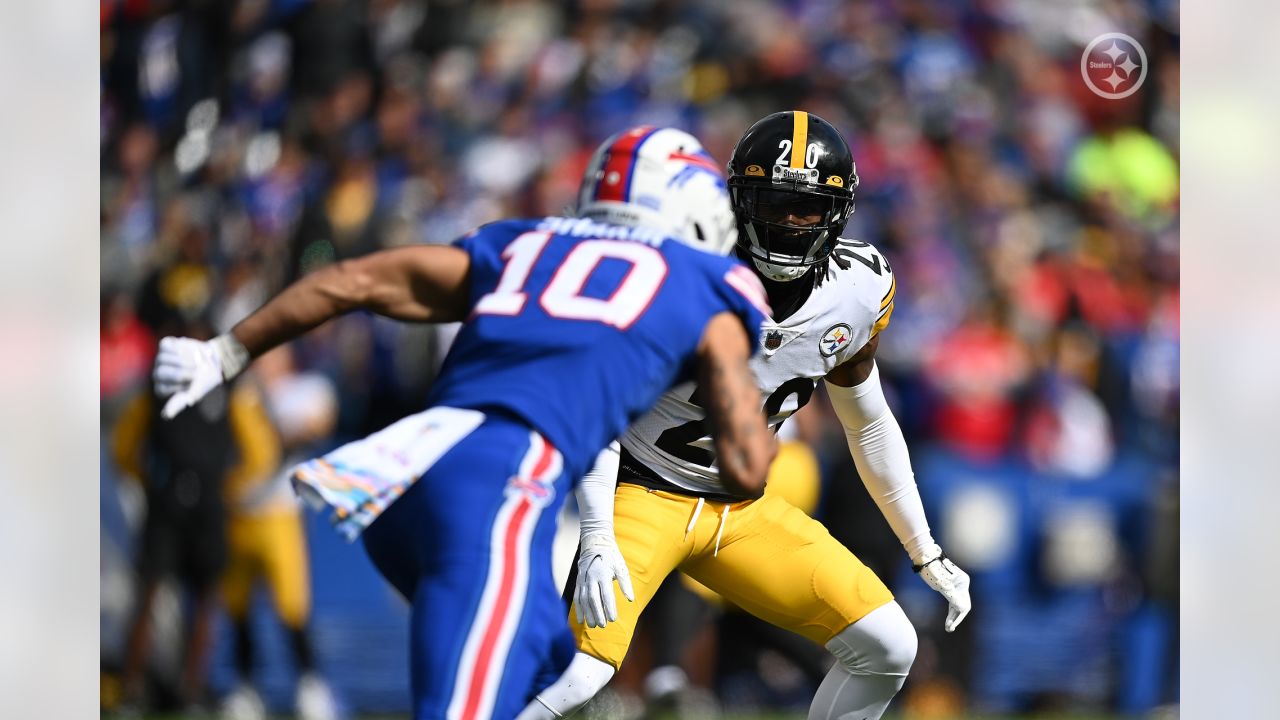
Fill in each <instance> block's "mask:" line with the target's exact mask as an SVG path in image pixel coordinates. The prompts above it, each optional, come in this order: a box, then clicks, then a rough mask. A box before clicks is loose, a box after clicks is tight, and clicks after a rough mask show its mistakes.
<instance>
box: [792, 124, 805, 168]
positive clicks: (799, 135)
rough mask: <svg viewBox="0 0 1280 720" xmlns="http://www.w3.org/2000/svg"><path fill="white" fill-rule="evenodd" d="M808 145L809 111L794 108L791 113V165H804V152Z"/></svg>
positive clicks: (794, 166)
mask: <svg viewBox="0 0 1280 720" xmlns="http://www.w3.org/2000/svg"><path fill="white" fill-rule="evenodd" d="M808 145H809V113H807V112H805V111H803V110H796V111H795V112H793V113H791V167H793V168H797V169H800V168H803V167H804V152H805V150H806V149H807V148H808Z"/></svg>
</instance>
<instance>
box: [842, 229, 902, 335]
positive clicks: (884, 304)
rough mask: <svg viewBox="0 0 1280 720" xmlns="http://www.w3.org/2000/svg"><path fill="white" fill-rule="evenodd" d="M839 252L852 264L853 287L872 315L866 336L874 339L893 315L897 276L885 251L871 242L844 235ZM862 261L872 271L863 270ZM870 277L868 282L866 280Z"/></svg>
mask: <svg viewBox="0 0 1280 720" xmlns="http://www.w3.org/2000/svg"><path fill="white" fill-rule="evenodd" d="M836 252H837V253H838V254H839V255H840V256H841V257H842V258H844V260H845V261H846V262H848V263H850V264H851V266H852V268H853V269H852V270H851V271H850V272H853V273H855V274H856V275H857V277H858V282H857V283H856V284H855V285H854V286H853V287H854V289H853V292H854V293H855V294H856V297H857V300H856V302H857V304H858V306H859V307H862V308H866V310H867V312H868V313H869V315H870V318H871V322H870V325H871V327H870V329H869V334H868V335H867V338H868V339H870V338H873V337H875V336H876V335H878V334H879V333H880V331H881V330H884V329H885V328H886V327H888V326H889V319H890V318H891V317H893V301H894V296H895V295H896V293H897V291H898V278H897V276H896V275H895V274H894V272H893V269H892V268H890V267H889V261H888V260H887V259H886V258H885V256H884V253H882V252H880V251H879V250H878V249H877V248H876V247H875V246H873V245H871V244H870V243H865V242H858V241H854V240H846V239H844V238H841V240H840V244H839V246H838V247H837V248H836ZM859 264H861V265H862V266H864V267H866V269H867V270H868V271H870V274H869V275H868V274H867V272H865V271H863V270H862V269H861V268H860V267H859ZM867 278H869V282H867V281H866V280H865V279H867Z"/></svg>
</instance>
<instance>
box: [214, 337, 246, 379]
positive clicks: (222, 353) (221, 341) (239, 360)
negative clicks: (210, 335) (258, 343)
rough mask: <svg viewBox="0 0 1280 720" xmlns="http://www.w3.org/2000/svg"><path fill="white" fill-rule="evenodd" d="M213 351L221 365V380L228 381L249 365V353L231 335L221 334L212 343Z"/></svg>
mask: <svg viewBox="0 0 1280 720" xmlns="http://www.w3.org/2000/svg"><path fill="white" fill-rule="evenodd" d="M211 342H212V345H213V349H214V351H215V352H217V353H218V360H219V361H220V362H221V363H222V379H223V380H227V381H230V380H231V379H232V378H234V377H235V376H237V375H239V374H240V371H242V370H244V369H245V367H246V366H247V365H248V364H249V360H250V359H251V358H250V357H249V351H248V349H246V348H245V346H244V345H243V344H242V343H241V342H240V341H239V340H237V339H236V337H235V335H232V334H231V333H229V332H228V333H223V334H221V335H219V336H218V337H216V338H214V339H213V340H212V341H211Z"/></svg>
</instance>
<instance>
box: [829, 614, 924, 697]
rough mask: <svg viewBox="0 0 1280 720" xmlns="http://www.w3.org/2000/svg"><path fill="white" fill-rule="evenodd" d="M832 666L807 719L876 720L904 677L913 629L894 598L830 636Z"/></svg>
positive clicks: (911, 652) (913, 646)
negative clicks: (834, 660) (833, 663)
mask: <svg viewBox="0 0 1280 720" xmlns="http://www.w3.org/2000/svg"><path fill="white" fill-rule="evenodd" d="M827 649H828V650H830V651H831V654H832V655H835V656H836V660H837V661H838V662H836V664H835V665H834V666H833V667H832V668H831V671H830V672H828V673H827V677H826V678H824V679H823V681H822V684H821V685H819V686H818V692H817V694H815V695H814V696H813V703H812V704H811V705H810V706H809V720H879V718H880V716H881V715H883V714H884V711H885V708H887V707H888V706H889V701H890V700H892V699H893V696H894V695H896V694H897V693H898V690H900V689H901V688H902V684H903V683H904V682H906V680H907V672H908V671H910V670H911V663H912V662H913V661H915V658H916V631H915V628H913V627H911V621H910V620H908V619H907V616H906V613H904V612H902V608H901V607H899V606H898V603H896V602H890V603H889V604H888V605H884V606H882V607H878V608H876V609H875V610H872V611H871V612H870V613H867V615H866V616H865V617H863V618H862V619H861V620H859V621H858V622H856V623H854V624H852V625H850V626H849V627H847V628H845V629H844V630H842V631H840V634H839V635H836V636H835V637H833V638H831V641H830V642H828V643H827Z"/></svg>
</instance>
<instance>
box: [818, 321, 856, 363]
mask: <svg viewBox="0 0 1280 720" xmlns="http://www.w3.org/2000/svg"><path fill="white" fill-rule="evenodd" d="M852 337H853V330H851V329H850V328H849V326H848V325H846V324H844V323H837V324H835V325H832V326H831V327H829V328H827V331H826V332H825V333H823V334H822V339H821V340H819V341H818V352H820V353H822V356H823V357H831V356H832V355H835V354H836V353H838V352H840V351H841V350H843V349H844V347H845V346H846V345H848V344H849V340H850V339H851V338H852Z"/></svg>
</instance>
